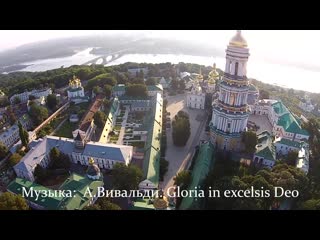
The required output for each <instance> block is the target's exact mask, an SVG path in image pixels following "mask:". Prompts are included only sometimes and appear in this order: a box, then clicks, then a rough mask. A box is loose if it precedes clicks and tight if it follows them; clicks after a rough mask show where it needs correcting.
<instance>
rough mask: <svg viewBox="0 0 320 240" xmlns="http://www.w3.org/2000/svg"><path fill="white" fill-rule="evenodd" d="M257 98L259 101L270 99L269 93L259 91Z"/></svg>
mask: <svg viewBox="0 0 320 240" xmlns="http://www.w3.org/2000/svg"><path fill="white" fill-rule="evenodd" d="M259 98H260V99H269V98H270V93H269V92H268V91H267V90H264V89H261V90H260V91H259Z"/></svg>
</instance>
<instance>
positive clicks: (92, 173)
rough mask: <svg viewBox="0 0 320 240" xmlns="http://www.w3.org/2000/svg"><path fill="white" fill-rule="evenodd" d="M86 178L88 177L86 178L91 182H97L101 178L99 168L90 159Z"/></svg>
mask: <svg viewBox="0 0 320 240" xmlns="http://www.w3.org/2000/svg"><path fill="white" fill-rule="evenodd" d="M87 176H88V178H90V179H93V180H97V179H99V178H100V176H101V173H100V168H99V167H98V165H97V164H95V162H94V159H93V158H92V157H91V158H90V159H89V167H88V169H87Z"/></svg>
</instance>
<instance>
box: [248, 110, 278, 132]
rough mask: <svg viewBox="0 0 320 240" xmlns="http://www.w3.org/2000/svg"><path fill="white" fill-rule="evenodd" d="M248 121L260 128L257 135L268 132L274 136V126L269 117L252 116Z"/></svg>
mask: <svg viewBox="0 0 320 240" xmlns="http://www.w3.org/2000/svg"><path fill="white" fill-rule="evenodd" d="M248 120H249V121H251V122H254V123H255V124H256V125H257V126H259V129H258V131H257V134H260V133H261V132H263V131H268V132H269V133H270V134H272V125H271V123H270V122H269V119H268V117H267V115H254V114H250V115H249V119H248Z"/></svg>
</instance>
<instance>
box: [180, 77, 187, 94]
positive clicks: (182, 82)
mask: <svg viewBox="0 0 320 240" xmlns="http://www.w3.org/2000/svg"><path fill="white" fill-rule="evenodd" d="M179 89H180V90H181V91H183V90H185V89H186V83H185V82H184V80H180V81H179Z"/></svg>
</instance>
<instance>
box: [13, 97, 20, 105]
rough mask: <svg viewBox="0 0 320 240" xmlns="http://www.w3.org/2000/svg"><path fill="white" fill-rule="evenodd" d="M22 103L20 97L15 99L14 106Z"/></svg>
mask: <svg viewBox="0 0 320 240" xmlns="http://www.w3.org/2000/svg"><path fill="white" fill-rule="evenodd" d="M20 103H21V100H20V98H19V97H15V98H14V99H13V104H20Z"/></svg>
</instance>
